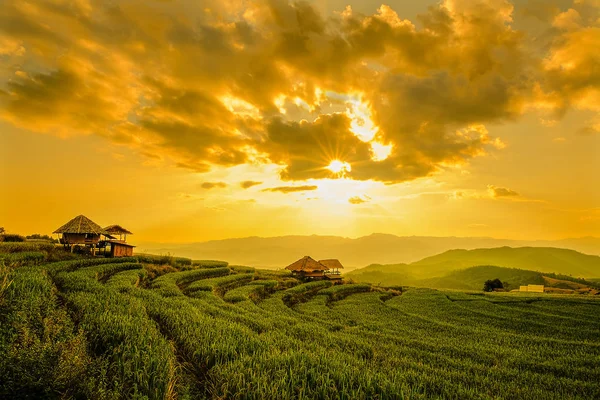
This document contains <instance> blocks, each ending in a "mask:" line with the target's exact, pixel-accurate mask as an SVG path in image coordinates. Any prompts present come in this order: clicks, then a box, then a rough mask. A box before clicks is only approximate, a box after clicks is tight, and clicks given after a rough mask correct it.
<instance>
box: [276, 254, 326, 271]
mask: <svg viewBox="0 0 600 400" xmlns="http://www.w3.org/2000/svg"><path fill="white" fill-rule="evenodd" d="M285 269H289V270H291V271H306V272H310V271H325V270H326V269H327V267H326V266H324V265H323V264H321V263H320V262H318V261H317V260H315V259H313V258H311V257H309V256H304V257H302V258H301V259H299V260H298V261H296V262H294V263H292V264H290V265H288V266H287V267H285Z"/></svg>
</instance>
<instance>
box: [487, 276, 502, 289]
mask: <svg viewBox="0 0 600 400" xmlns="http://www.w3.org/2000/svg"><path fill="white" fill-rule="evenodd" d="M494 289H504V284H503V283H502V281H501V280H500V279H498V278H496V279H488V280H487V281H485V283H484V284H483V291H484V292H493V291H494Z"/></svg>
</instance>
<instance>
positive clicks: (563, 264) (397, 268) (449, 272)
mask: <svg viewBox="0 0 600 400" xmlns="http://www.w3.org/2000/svg"><path fill="white" fill-rule="evenodd" d="M345 276H346V277H347V278H351V279H353V280H356V281H359V282H368V283H374V284H378V285H383V286H394V285H411V286H424V287H433V288H450V289H473V286H480V285H482V284H483V282H484V281H486V280H488V279H495V278H499V279H501V280H503V281H504V280H506V281H509V282H510V283H511V284H512V285H513V286H514V285H516V286H517V287H518V285H521V284H528V283H538V284H539V283H543V282H544V276H550V277H556V276H559V278H560V279H567V280H569V279H571V280H573V279H575V280H577V279H583V278H585V279H590V278H598V277H600V256H594V255H588V254H583V253H580V252H577V251H574V250H569V249H557V248H549V247H519V248H511V247H498V248H492V249H475V250H449V251H446V252H444V253H441V254H438V255H435V256H432V257H427V258H424V259H422V260H420V261H417V262H413V263H410V264H404V263H402V264H387V265H386V264H371V265H369V266H367V267H364V268H359V269H356V270H354V271H351V272H349V273H347V274H345Z"/></svg>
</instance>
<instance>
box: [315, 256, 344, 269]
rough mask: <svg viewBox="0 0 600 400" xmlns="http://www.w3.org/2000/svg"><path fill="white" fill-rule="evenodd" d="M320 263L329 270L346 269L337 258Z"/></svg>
mask: <svg viewBox="0 0 600 400" xmlns="http://www.w3.org/2000/svg"><path fill="white" fill-rule="evenodd" d="M319 263H321V264H323V265H324V266H326V267H327V269H329V270H334V269H344V266H343V265H342V263H341V262H340V260H338V259H336V258H331V259H328V260H319Z"/></svg>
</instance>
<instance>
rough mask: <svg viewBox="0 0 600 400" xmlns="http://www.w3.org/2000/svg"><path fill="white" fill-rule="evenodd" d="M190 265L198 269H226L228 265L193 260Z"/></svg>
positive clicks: (222, 262)
mask: <svg viewBox="0 0 600 400" xmlns="http://www.w3.org/2000/svg"><path fill="white" fill-rule="evenodd" d="M192 265H193V266H198V267H200V268H223V267H227V266H228V265H229V263H228V262H227V261H217V260H193V261H192Z"/></svg>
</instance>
